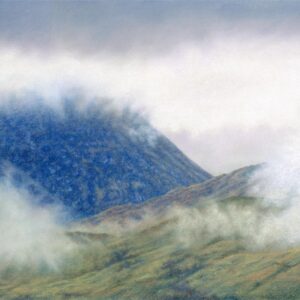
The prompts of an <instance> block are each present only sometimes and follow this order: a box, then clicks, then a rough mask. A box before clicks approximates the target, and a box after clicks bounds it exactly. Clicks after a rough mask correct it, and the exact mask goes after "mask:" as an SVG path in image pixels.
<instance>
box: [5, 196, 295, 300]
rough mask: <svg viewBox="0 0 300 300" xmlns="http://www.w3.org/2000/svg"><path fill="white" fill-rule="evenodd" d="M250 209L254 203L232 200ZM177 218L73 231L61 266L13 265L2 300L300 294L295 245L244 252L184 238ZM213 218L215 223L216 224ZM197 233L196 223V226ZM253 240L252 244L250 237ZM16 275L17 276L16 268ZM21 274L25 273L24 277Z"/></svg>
mask: <svg viewBox="0 0 300 300" xmlns="http://www.w3.org/2000/svg"><path fill="white" fill-rule="evenodd" d="M232 202H235V203H236V204H237V205H240V203H244V204H243V205H246V206H247V207H251V206H252V203H253V201H252V200H251V201H248V200H247V199H243V198H235V199H230V201H229V202H227V200H224V201H223V202H222V203H223V204H224V207H225V206H226V205H227V204H226V203H229V204H230V203H232ZM179 220H180V217H179V219H178V217H176V216H175V217H171V218H166V219H164V218H163V219H160V218H153V219H152V220H151V221H148V222H146V223H141V224H140V225H141V226H137V227H135V228H134V229H131V230H126V229H125V228H122V229H119V230H120V231H118V230H117V229H114V230H112V231H111V232H109V233H107V232H105V231H103V232H102V231H101V227H99V228H98V229H97V230H98V231H91V232H89V231H86V229H84V227H82V228H81V229H82V230H83V231H81V232H80V231H72V232H69V233H68V234H69V235H70V236H71V237H72V239H74V240H75V241H76V242H77V243H78V244H79V245H80V249H81V250H80V251H78V252H76V253H75V254H74V255H70V256H69V257H68V258H67V259H66V260H65V261H64V264H63V265H62V266H61V269H59V270H58V271H52V272H51V271H50V272H47V271H45V270H42V271H40V272H37V273H36V272H32V270H30V269H25V270H24V271H23V272H22V271H20V270H19V269H17V271H15V272H14V269H13V268H10V269H9V270H8V271H7V272H5V273H4V274H3V275H2V276H1V278H0V297H1V298H3V299H36V300H37V299H43V300H44V299H94V300H96V299H97V300H102V299H103V300H109V299H111V300H113V299H122V300H126V299H128V300H129V299H130V300H139V299H145V300H157V299H159V300H171V299H172V300H174V299H182V300H183V299H194V300H208V299H210V300H229V299H230V300H238V299H247V300H266V299H278V300H281V299H299V297H298V295H299V291H300V280H299V278H300V249H299V248H292V249H276V248H264V249H258V250H255V251H254V250H249V249H248V248H247V245H245V243H242V242H241V241H239V239H238V238H236V237H233V236H229V237H227V238H224V237H223V238H222V237H219V238H214V239H210V240H208V241H204V242H203V241H202V239H201V236H194V235H193V236H192V239H191V240H190V241H189V243H183V242H182V241H181V239H180V234H182V235H184V236H186V233H188V232H186V231H182V229H180V227H178V226H180V221H179ZM213 221H214V220H212V222H213ZM194 229H195V230H197V228H194ZM249 243H251V241H249ZM16 272H19V273H16ZM24 274H26V275H24Z"/></svg>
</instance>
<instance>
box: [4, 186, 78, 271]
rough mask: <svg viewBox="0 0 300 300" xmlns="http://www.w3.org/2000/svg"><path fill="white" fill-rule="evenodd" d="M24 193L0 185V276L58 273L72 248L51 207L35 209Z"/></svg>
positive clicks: (28, 196)
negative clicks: (5, 273)
mask: <svg viewBox="0 0 300 300" xmlns="http://www.w3.org/2000/svg"><path fill="white" fill-rule="evenodd" d="M31 198H32V196H30V195H29V194H27V192H26V191H24V190H22V189H18V188H16V187H14V186H13V185H12V184H11V183H10V182H9V181H3V182H1V183H0V232H1V247H0V272H2V271H5V270H6V269H8V268H23V267H24V268H31V269H35V270H41V269H43V270H58V269H59V268H60V265H61V263H62V262H63V259H64V257H65V256H67V255H69V254H70V253H71V251H73V250H74V249H75V244H74V243H73V242H72V241H71V240H70V239H69V238H68V237H67V236H66V235H65V233H64V228H63V226H62V225H60V223H59V220H58V219H59V213H58V210H57V208H54V207H38V206H36V205H35V204H33V203H34V201H32V200H31Z"/></svg>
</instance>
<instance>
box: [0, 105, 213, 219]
mask: <svg viewBox="0 0 300 300" xmlns="http://www.w3.org/2000/svg"><path fill="white" fill-rule="evenodd" d="M16 103H17V102H14V101H12V102H11V103H10V104H8V105H6V106H2V107H1V109H0V158H1V165H2V173H5V172H6V169H7V166H9V169H10V170H13V172H11V173H12V174H13V181H14V182H15V183H16V184H19V185H24V184H25V185H26V187H27V188H29V190H30V191H31V192H32V193H34V194H36V195H39V196H40V195H43V197H42V201H43V202H45V203H49V202H50V203H51V202H54V201H57V202H59V203H63V204H64V205H65V206H66V207H68V208H69V209H70V211H71V212H72V213H73V215H74V216H75V217H76V218H77V217H86V216H91V215H94V214H96V213H99V212H101V211H103V210H105V209H108V208H109V207H113V206H116V205H120V204H125V203H141V202H144V201H145V200H147V199H149V198H152V197H156V196H159V195H162V194H165V193H166V192H168V191H170V190H172V189H174V188H176V187H179V186H188V185H191V184H193V183H198V182H202V181H204V180H207V179H209V178H211V175H210V174H209V173H207V172H206V171H204V170H203V169H201V168H200V167H199V166H197V165H196V164H195V163H193V162H192V161H191V160H189V159H188V158H187V157H186V156H185V155H184V154H183V153H182V152H181V151H180V150H179V149H178V148H177V147H176V146H175V145H174V144H172V143H171V142H170V141H169V140H168V139H167V138H166V137H165V136H163V135H162V134H160V133H159V132H157V131H156V130H155V129H153V128H152V127H151V126H150V125H149V124H148V123H147V122H146V121H145V120H144V119H143V118H142V117H140V116H139V115H138V114H136V113H133V112H131V111H130V110H128V109H124V110H122V111H117V110H114V109H111V108H110V107H109V106H108V105H107V104H105V103H104V102H103V105H102V106H99V105H95V104H89V105H86V106H85V107H84V108H82V107H80V105H79V104H77V102H76V101H75V100H74V101H73V100H66V101H64V102H63V103H62V106H61V107H60V108H56V109H54V108H51V107H49V106H47V105H46V104H44V102H43V101H35V102H33V103H31V104H16ZM28 183H30V184H28ZM41 191H43V192H41Z"/></svg>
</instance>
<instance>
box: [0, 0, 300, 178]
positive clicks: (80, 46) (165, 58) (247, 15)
mask: <svg viewBox="0 0 300 300" xmlns="http://www.w3.org/2000/svg"><path fill="white" fill-rule="evenodd" d="M299 12H300V6H299V3H297V2H295V1H285V3H283V2H282V1H271V2H261V1H252V2H251V3H244V2H243V3H242V2H240V1H234V0H232V1H200V2H199V1H191V2H190V1H189V2H187V3H185V2H182V1H167V2H151V1H150V2H122V3H120V2H119V1H112V2H105V1H104V2H94V1H86V2H57V1H54V2H37V1H29V2H26V3H18V5H14V4H10V3H9V2H8V1H2V2H1V4H0V20H1V21H0V29H1V32H2V35H1V38H0V93H1V100H2V102H3V101H4V99H7V100H8V101H11V99H12V98H11V97H12V94H13V95H14V96H15V97H17V98H23V99H25V101H29V99H30V97H32V96H33V95H38V97H41V98H44V99H46V101H47V103H49V104H51V105H52V106H53V105H54V106H59V104H60V101H61V98H65V97H67V95H70V94H72V93H74V92H76V91H78V90H81V91H82V94H81V95H82V98H84V99H91V98H101V99H103V98H105V99H109V101H111V102H113V103H114V106H115V107H124V106H127V105H130V106H133V107H134V109H137V110H138V111H139V112H142V113H143V114H145V115H147V116H148V117H149V118H150V120H151V122H152V123H153V125H154V126H155V127H156V128H157V129H159V130H160V131H162V132H163V133H165V134H166V135H167V136H169V137H170V138H171V139H172V140H173V141H175V143H177V145H178V146H179V147H180V148H182V149H183V150H185V152H187V153H188V154H189V155H190V156H191V158H192V159H194V160H195V161H196V162H197V163H199V164H200V165H201V166H205V167H206V169H207V170H208V171H210V172H212V173H214V174H218V173H222V172H228V171H230V170H232V169H234V168H236V167H240V166H242V165H247V164H249V163H256V162H261V161H267V160H269V156H270V155H269V154H270V153H273V152H277V151H278V148H280V144H281V141H280V139H281V138H282V139H283V140H286V139H290V138H293V136H295V135H296V136H297V135H299V128H300V126H299V125H300V124H299V118H298V115H299V109H300V104H299V103H300V102H299V98H300V92H299V89H298V83H299V81H300V72H299V71H298V70H299V67H300V59H299V55H298V53H299V51H300V38H299V31H298V29H297V28H299V26H298V23H299V18H297V16H298V14H299ZM183 133H186V137H183V135H184V134H183ZM256 137H257V139H256ZM250 149H251V150H250Z"/></svg>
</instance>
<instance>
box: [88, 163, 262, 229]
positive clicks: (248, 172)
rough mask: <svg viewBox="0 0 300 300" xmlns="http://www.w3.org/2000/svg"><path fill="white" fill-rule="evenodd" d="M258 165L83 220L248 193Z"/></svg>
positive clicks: (137, 216) (95, 220)
mask: <svg viewBox="0 0 300 300" xmlns="http://www.w3.org/2000/svg"><path fill="white" fill-rule="evenodd" d="M261 166H262V165H254V166H248V167H244V168H241V169H238V170H235V171H233V172H231V173H228V174H223V175H220V176H216V177H213V178H211V179H208V180H206V181H204V182H202V183H198V184H193V185H190V186H188V187H181V188H176V189H174V190H171V191H170V192H168V193H166V194H165V195H162V196H160V197H154V198H152V199H150V200H148V201H146V202H145V203H142V204H125V205H119V206H116V207H113V208H110V209H108V210H106V211H105V212H103V213H100V214H98V215H95V216H93V217H91V218H88V219H87V220H85V221H86V222H87V223H94V224H97V223H99V222H101V221H117V222H122V221H124V220H126V219H137V220H138V219H140V218H142V217H143V215H144V214H145V212H149V211H150V212H151V213H153V214H156V215H159V214H163V213H164V212H165V211H166V210H167V209H168V208H169V207H171V206H173V205H181V206H199V205H201V203H202V202H204V201H207V200H211V199H213V200H216V199H219V200H222V199H227V198H230V197H244V196H249V195H248V191H249V189H250V186H251V184H252V183H251V180H249V179H250V178H251V176H252V175H253V174H255V172H257V171H258V170H259V169H260V167H261Z"/></svg>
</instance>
